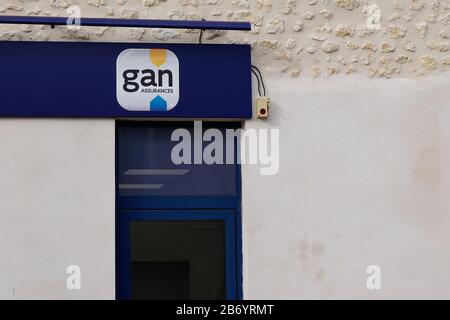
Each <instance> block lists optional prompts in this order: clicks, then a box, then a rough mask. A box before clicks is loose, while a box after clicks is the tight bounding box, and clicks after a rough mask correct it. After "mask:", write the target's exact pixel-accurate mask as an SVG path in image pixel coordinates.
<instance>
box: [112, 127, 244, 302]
mask: <svg viewBox="0 0 450 320" xmlns="http://www.w3.org/2000/svg"><path fill="white" fill-rule="evenodd" d="M211 127H213V128H216V129H218V130H219V131H221V132H224V133H225V130H226V129H230V128H231V129H235V128H238V127H239V124H235V123H227V124H220V123H210V124H206V125H205V124H203V129H204V130H206V129H208V128H211ZM179 128H185V129H186V130H188V131H190V132H192V133H194V129H193V124H192V123H191V122H180V123H163V122H118V124H117V141H116V142H117V159H116V160H117V162H116V168H117V170H116V184H117V188H116V190H117V235H118V237H117V258H118V259H117V260H118V261H117V262H118V264H117V267H118V270H117V271H118V272H117V297H118V298H119V299H239V298H242V285H241V284H242V277H241V275H242V251H241V218H240V213H241V212H240V203H241V195H240V190H241V188H240V166H239V165H238V164H237V163H236V162H237V161H235V162H234V164H212V165H207V164H181V165H180V164H174V163H173V161H171V151H172V149H173V147H174V145H175V144H176V143H177V142H174V141H171V135H172V133H173V131H174V130H176V129H179ZM205 145H206V144H205ZM205 145H203V148H204V147H205ZM235 151H236V149H235ZM235 154H237V152H235ZM236 157H237V155H236Z"/></svg>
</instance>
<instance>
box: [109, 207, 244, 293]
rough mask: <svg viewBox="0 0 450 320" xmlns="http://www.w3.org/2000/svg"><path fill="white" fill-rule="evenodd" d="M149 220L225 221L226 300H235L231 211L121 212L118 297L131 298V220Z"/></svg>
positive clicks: (232, 215)
mask: <svg viewBox="0 0 450 320" xmlns="http://www.w3.org/2000/svg"><path fill="white" fill-rule="evenodd" d="M150 220H163V221H173V220H224V221H225V275H226V297H227V299H228V300H234V299H237V289H236V243H235V238H236V235H235V216H234V212H233V211H231V210H228V211H227V210H214V211H202V210H196V211H193V210H182V211H173V210H165V211H156V210H152V211H140V212H134V211H122V212H120V213H119V224H120V225H119V236H120V246H119V250H120V252H119V283H118V285H119V287H118V290H117V291H118V298H119V299H130V298H131V287H130V284H131V281H130V279H131V278H130V234H129V225H130V222H131V221H150Z"/></svg>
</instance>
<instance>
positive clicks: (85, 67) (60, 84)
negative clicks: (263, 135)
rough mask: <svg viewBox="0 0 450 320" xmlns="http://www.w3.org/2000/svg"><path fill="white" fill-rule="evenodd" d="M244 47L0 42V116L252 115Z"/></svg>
mask: <svg viewBox="0 0 450 320" xmlns="http://www.w3.org/2000/svg"><path fill="white" fill-rule="evenodd" d="M250 66H251V55H250V46H248V45H212V44H211V45H200V44H142V43H93V42H9V41H8V42H5V41H0V117H104V118H109V117H111V118H141V117H145V118H155V117H158V118H211V119H213V118H234V119H246V118H251V116H252V98H251V72H250Z"/></svg>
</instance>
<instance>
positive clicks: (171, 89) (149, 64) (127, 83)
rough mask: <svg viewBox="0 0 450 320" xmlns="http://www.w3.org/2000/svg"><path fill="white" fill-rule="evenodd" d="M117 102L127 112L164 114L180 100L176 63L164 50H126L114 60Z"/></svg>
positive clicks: (175, 57) (177, 65)
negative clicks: (157, 112) (160, 112)
mask: <svg viewBox="0 0 450 320" xmlns="http://www.w3.org/2000/svg"><path fill="white" fill-rule="evenodd" d="M116 82H117V89H116V90H117V93H116V95H117V101H118V102H119V104H120V106H121V107H122V108H124V109H126V110H128V111H168V110H171V109H173V108H175V106H176V105H177V103H178V99H179V97H180V87H179V62H178V58H177V56H176V55H175V54H174V53H173V52H172V51H170V50H166V49H127V50H125V51H123V52H122V53H121V54H120V55H119V57H118V58H117V80H116Z"/></svg>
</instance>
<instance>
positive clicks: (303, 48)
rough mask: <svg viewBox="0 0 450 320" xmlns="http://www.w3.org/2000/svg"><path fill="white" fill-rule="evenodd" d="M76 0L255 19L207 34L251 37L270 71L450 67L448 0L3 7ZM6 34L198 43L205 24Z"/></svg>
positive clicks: (89, 12)
mask: <svg viewBox="0 0 450 320" xmlns="http://www.w3.org/2000/svg"><path fill="white" fill-rule="evenodd" d="M71 5H77V6H79V8H80V10H81V14H82V16H84V17H116V18H159V19H189V20H200V19H209V20H230V21H249V22H251V24H252V30H251V31H249V32H237V31H234V32H215V31H212V32H208V33H206V34H205V37H204V39H203V40H204V42H205V43H246V44H251V45H252V48H253V61H254V63H255V64H257V65H259V66H260V67H261V68H262V69H263V70H264V72H267V73H271V74H277V73H284V74H287V75H291V76H294V77H298V76H301V77H311V76H312V77H317V76H318V75H322V76H332V75H336V74H345V75H349V74H353V73H357V74H364V75H367V76H370V77H386V78H390V77H413V78H420V77H422V76H424V75H427V74H433V73H436V72H440V71H447V70H448V64H447V63H446V62H448V55H447V54H448V51H450V44H449V42H448V39H449V32H450V30H449V29H448V28H449V26H450V2H447V1H437V0H396V1H381V0H375V1H366V0H322V1H319V0H229V1H223V0H222V1H220V0H83V1H82V0H26V1H25V0H1V1H0V14H5V15H18V14H19V15H38V16H67V15H68V13H67V12H66V10H68V8H69V7H70V6H71ZM378 13H379V14H380V15H379V16H377V14H378ZM0 39H2V40H9V41H17V40H39V41H49V40H53V41H58V40H61V41H73V40H84V41H130V40H131V41H141V42H167V41H168V42H188V43H189V42H192V43H195V42H197V41H198V31H197V30H142V29H136V30H132V29H126V28H123V29H120V28H93V27H90V28H89V27H83V28H81V30H78V31H73V30H67V28H65V27H56V28H55V29H53V30H52V29H50V28H49V27H44V26H19V25H2V26H0ZM257 44H259V45H257ZM330 44H333V45H332V46H331V47H329V45H330ZM281 47H283V49H282V48H281ZM369 53H370V54H369ZM348 62H350V63H348ZM337 65H339V66H340V68H341V70H339V72H338V71H337V67H336V66H337ZM302 70H313V72H312V73H311V72H300V71H302Z"/></svg>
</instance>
